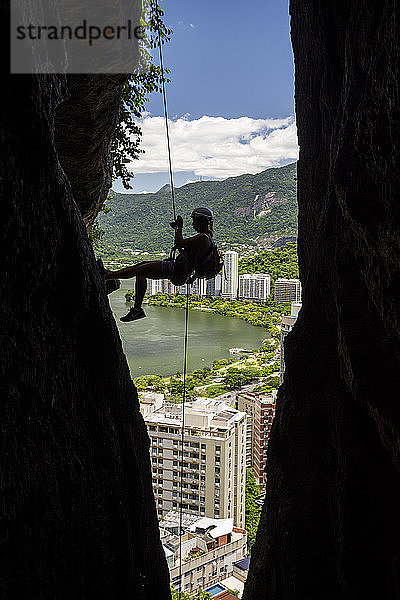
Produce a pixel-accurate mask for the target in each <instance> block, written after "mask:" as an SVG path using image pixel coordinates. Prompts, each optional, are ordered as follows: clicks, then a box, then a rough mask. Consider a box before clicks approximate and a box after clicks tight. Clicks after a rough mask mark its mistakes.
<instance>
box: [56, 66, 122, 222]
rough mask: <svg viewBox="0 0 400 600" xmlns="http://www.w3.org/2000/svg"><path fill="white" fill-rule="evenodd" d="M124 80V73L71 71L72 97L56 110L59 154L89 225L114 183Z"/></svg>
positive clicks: (68, 79) (75, 196) (70, 88)
mask: <svg viewBox="0 0 400 600" xmlns="http://www.w3.org/2000/svg"><path fill="white" fill-rule="evenodd" d="M125 80H126V77H125V76H124V75H68V77H67V82H68V91H69V98H67V99H66V100H65V101H64V102H63V103H62V104H60V105H59V106H58V108H57V111H56V127H55V136H56V145H57V151H58V158H59V161H60V163H61V166H62V167H63V169H64V171H65V173H66V175H67V177H68V179H69V182H70V184H71V188H72V193H73V195H74V199H75V202H77V204H78V206H79V208H80V210H81V212H82V215H83V217H84V220H85V223H86V224H87V225H89V226H90V225H93V222H94V220H95V218H96V216H97V214H98V212H99V209H100V207H101V205H102V204H103V202H104V200H105V199H106V196H107V192H108V190H109V189H110V187H111V176H112V163H111V159H110V145H111V138H112V134H113V132H114V130H115V127H116V124H117V121H118V115H119V105H120V101H121V94H122V86H123V84H124V82H125Z"/></svg>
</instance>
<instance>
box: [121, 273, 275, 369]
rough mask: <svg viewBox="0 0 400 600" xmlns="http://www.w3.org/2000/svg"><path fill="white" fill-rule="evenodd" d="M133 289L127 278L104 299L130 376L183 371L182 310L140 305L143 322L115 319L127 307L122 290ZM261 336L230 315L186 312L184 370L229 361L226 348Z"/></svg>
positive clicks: (254, 343)
mask: <svg viewBox="0 0 400 600" xmlns="http://www.w3.org/2000/svg"><path fill="white" fill-rule="evenodd" d="M132 285H133V282H132V280H125V281H121V288H120V289H119V290H117V291H116V292H113V293H112V294H110V296H109V299H110V306H111V309H112V311H113V313H114V315H115V317H116V322H117V325H118V329H119V332H120V335H121V339H122V344H123V348H124V352H125V354H126V357H127V359H128V364H129V368H130V370H131V373H132V377H137V376H138V375H148V374H155V373H160V374H161V375H171V374H173V373H175V372H176V371H180V372H182V370H183V336H184V330H185V311H184V310H180V309H179V308H164V307H159V306H147V305H144V310H145V312H146V315H147V317H146V318H145V319H141V320H139V321H134V322H133V323H121V321H119V317H120V316H122V315H125V314H126V313H127V312H128V310H129V308H130V306H131V305H130V304H126V302H125V292H126V290H128V289H132ZM264 338H265V330H264V329H262V328H261V327H253V326H252V325H249V324H248V323H246V322H245V321H241V320H240V319H234V318H232V317H222V316H220V315H215V314H213V313H208V312H200V311H196V310H191V311H190V313H189V343H188V350H189V352H188V371H193V370H194V369H199V368H202V367H205V366H209V367H211V365H212V362H213V361H214V360H216V359H219V358H229V357H230V356H231V355H230V354H229V348H233V347H240V348H244V349H245V350H252V349H253V348H257V347H258V346H259V345H260V342H261V340H262V339H264Z"/></svg>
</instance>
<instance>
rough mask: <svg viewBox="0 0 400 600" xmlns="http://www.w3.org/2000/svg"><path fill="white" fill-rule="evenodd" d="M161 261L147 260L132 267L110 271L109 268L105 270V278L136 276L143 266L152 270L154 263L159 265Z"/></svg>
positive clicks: (129, 277)
mask: <svg viewBox="0 0 400 600" xmlns="http://www.w3.org/2000/svg"><path fill="white" fill-rule="evenodd" d="M160 262H161V261H159V260H145V261H143V262H140V263H137V264H136V265H132V266H130V267H124V268H123V269H118V270H117V271H110V270H109V269H105V270H104V278H105V279H131V278H132V277H135V276H136V274H137V273H138V272H139V270H140V269H141V268H143V267H147V266H148V267H149V268H150V270H151V266H152V265H157V264H158V263H160Z"/></svg>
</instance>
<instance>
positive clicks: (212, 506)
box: [141, 398, 246, 527]
mask: <svg viewBox="0 0 400 600" xmlns="http://www.w3.org/2000/svg"><path fill="white" fill-rule="evenodd" d="M141 406H142V404H141ZM141 410H142V414H143V416H144V419H145V423H146V425H147V428H148V432H149V435H150V440H151V448H150V453H151V462H152V477H153V491H154V495H155V499H156V504H157V511H158V516H159V518H162V517H164V516H165V515H166V514H167V513H168V512H169V511H170V510H178V508H179V506H180V501H181V499H180V481H181V469H183V482H182V508H183V510H184V511H185V512H188V513H190V514H194V515H196V516H198V517H203V516H206V517H210V518H216V519H219V518H224V519H225V518H232V519H233V522H234V524H235V526H237V527H244V523H245V480H246V415H245V413H243V412H239V411H237V410H235V409H234V408H231V407H229V406H227V405H226V404H224V403H223V402H220V401H216V400H209V399H207V398H201V399H198V400H195V401H194V402H190V403H187V404H186V407H185V428H184V447H183V456H182V446H181V435H182V433H181V432H182V404H170V403H166V402H164V403H163V405H162V406H161V407H160V405H159V403H158V402H155V403H154V409H153V410H151V409H149V405H148V402H147V403H146V404H145V410H144V406H143V408H142V409H141Z"/></svg>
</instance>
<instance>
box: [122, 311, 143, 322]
mask: <svg viewBox="0 0 400 600" xmlns="http://www.w3.org/2000/svg"><path fill="white" fill-rule="evenodd" d="M145 316H146V313H145V312H144V310H143V308H131V310H130V311H129V312H128V314H127V315H125V316H124V317H121V318H120V321H123V322H124V323H129V322H130V321H137V320H138V319H143V317H145Z"/></svg>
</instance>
